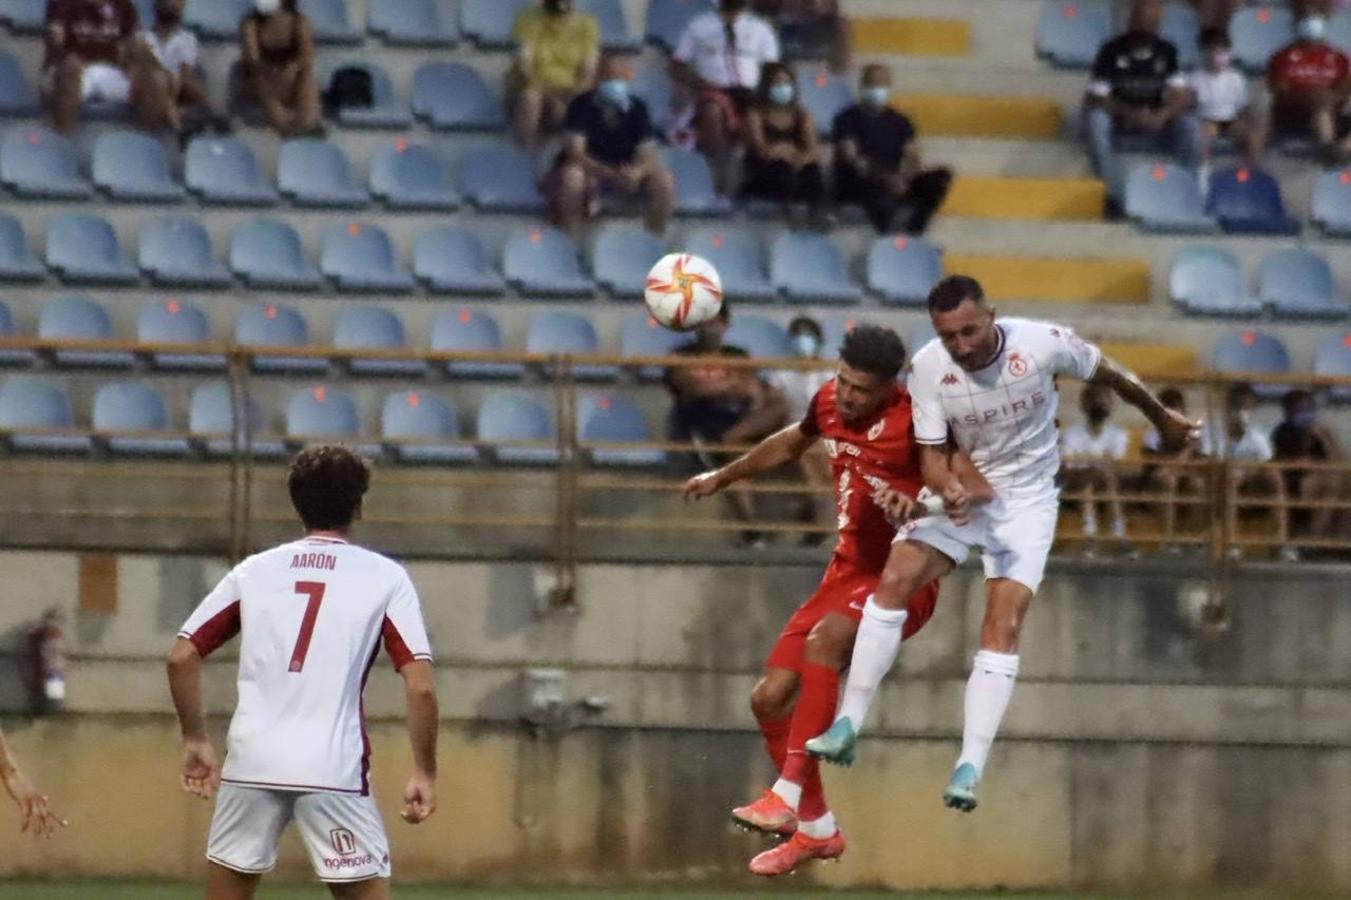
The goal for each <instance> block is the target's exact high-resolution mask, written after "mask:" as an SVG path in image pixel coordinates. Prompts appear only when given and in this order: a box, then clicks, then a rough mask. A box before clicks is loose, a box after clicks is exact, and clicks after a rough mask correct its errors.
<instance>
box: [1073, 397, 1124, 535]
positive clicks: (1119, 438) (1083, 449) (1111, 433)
mask: <svg viewBox="0 0 1351 900" xmlns="http://www.w3.org/2000/svg"><path fill="white" fill-rule="evenodd" d="M1113 396H1114V395H1113V394H1112V391H1111V390H1110V389H1109V388H1106V387H1103V386H1101V385H1094V384H1090V385H1086V386H1085V387H1084V389H1083V390H1082V391H1081V392H1080V394H1079V408H1080V410H1082V411H1083V414H1084V420H1083V421H1082V422H1079V423H1076V424H1074V425H1071V426H1070V427H1068V428H1066V429H1065V430H1064V431H1062V432H1061V434H1060V449H1061V452H1062V453H1064V455H1065V465H1064V469H1063V471H1062V474H1061V481H1062V483H1063V485H1064V487H1065V489H1066V490H1068V491H1077V492H1080V493H1081V494H1082V495H1083V498H1084V500H1083V506H1084V510H1083V516H1084V517H1083V527H1084V537H1087V538H1096V537H1097V535H1098V505H1099V500H1098V498H1099V497H1100V496H1101V495H1106V497H1107V499H1106V500H1103V501H1101V502H1102V503H1103V505H1105V506H1106V507H1107V510H1108V513H1109V514H1110V515H1111V517H1112V537H1113V538H1115V539H1116V540H1117V541H1121V542H1124V541H1125V540H1126V516H1125V513H1124V511H1123V509H1122V505H1121V500H1120V498H1119V496H1118V494H1119V493H1120V490H1121V472H1120V467H1119V466H1118V465H1117V464H1118V463H1120V462H1121V461H1122V460H1124V459H1125V458H1126V448H1127V444H1128V443H1129V441H1128V438H1127V435H1126V430H1125V429H1124V428H1122V427H1121V426H1120V425H1116V424H1114V423H1111V422H1109V421H1108V419H1110V418H1111V415H1112V398H1113Z"/></svg>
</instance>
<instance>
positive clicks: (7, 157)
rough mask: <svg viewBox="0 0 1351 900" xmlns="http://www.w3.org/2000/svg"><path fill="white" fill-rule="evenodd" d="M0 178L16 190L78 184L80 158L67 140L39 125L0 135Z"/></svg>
mask: <svg viewBox="0 0 1351 900" xmlns="http://www.w3.org/2000/svg"><path fill="white" fill-rule="evenodd" d="M0 181H3V182H4V183H5V184H7V185H10V186H12V187H14V188H15V190H16V191H18V192H19V193H37V194H47V193H50V190H49V189H50V188H51V186H52V185H63V184H65V185H77V184H79V185H82V184H83V177H82V176H81V175H80V157H79V154H77V153H76V152H75V147H74V146H73V145H72V144H71V143H70V141H69V140H67V139H66V138H64V137H62V136H61V135H59V134H57V133H56V132H55V131H52V130H51V129H49V128H45V127H43V126H41V125H23V126H18V127H14V128H11V129H9V130H8V131H6V132H5V134H4V136H3V137H0Z"/></svg>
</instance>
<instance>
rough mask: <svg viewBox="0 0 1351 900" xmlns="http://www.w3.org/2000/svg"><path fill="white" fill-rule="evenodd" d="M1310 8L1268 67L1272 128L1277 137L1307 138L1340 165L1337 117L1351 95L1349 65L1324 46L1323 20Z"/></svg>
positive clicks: (1342, 156) (1330, 161)
mask: <svg viewBox="0 0 1351 900" xmlns="http://www.w3.org/2000/svg"><path fill="white" fill-rule="evenodd" d="M1324 8H1325V7H1324V6H1322V5H1321V4H1318V5H1314V6H1312V7H1311V8H1310V9H1309V10H1308V11H1307V12H1306V14H1305V15H1304V16H1303V17H1302V18H1301V19H1300V20H1299V22H1298V23H1297V25H1296V28H1295V31H1296V37H1295V40H1294V42H1293V43H1291V44H1289V45H1287V46H1286V47H1284V48H1282V49H1281V50H1278V51H1277V52H1276V53H1275V55H1273V56H1272V57H1271V61H1270V62H1269V63H1268V64H1267V86H1268V88H1269V89H1270V91H1271V116H1272V127H1273V128H1274V129H1275V131H1276V133H1277V134H1296V135H1309V136H1311V137H1313V139H1314V140H1315V141H1316V142H1317V144H1318V155H1319V158H1320V159H1321V160H1322V161H1323V162H1324V163H1325V164H1327V165H1341V164H1342V163H1343V162H1345V161H1346V159H1347V154H1346V150H1345V148H1344V147H1343V146H1341V145H1339V144H1338V141H1337V132H1338V127H1339V124H1340V123H1339V122H1338V117H1339V114H1340V113H1341V110H1342V107H1343V106H1344V105H1345V104H1346V101H1347V98H1348V96H1351V61H1348V59H1347V56H1346V54H1345V53H1342V52H1341V51H1340V50H1338V49H1337V48H1336V47H1333V46H1332V45H1331V44H1329V43H1327V40H1326V35H1327V17H1326V16H1325V15H1324V14H1323V9H1324Z"/></svg>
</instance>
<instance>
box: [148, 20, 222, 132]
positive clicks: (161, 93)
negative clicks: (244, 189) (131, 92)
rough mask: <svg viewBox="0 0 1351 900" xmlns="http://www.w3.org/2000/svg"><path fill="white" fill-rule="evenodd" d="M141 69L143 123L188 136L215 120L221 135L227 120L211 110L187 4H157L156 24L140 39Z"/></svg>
mask: <svg viewBox="0 0 1351 900" xmlns="http://www.w3.org/2000/svg"><path fill="white" fill-rule="evenodd" d="M137 55H138V59H137V62H138V65H140V66H141V67H142V71H143V83H144V85H145V91H144V97H145V110H144V120H145V124H146V126H147V127H150V128H168V129H169V130H170V131H172V132H174V133H175V134H177V135H179V136H180V138H187V137H188V136H189V135H190V134H191V133H193V132H194V131H196V130H199V129H200V128H201V126H202V125H204V124H205V123H206V122H207V121H211V122H212V123H213V124H214V125H215V126H216V128H217V130H219V131H228V130H229V122H228V121H227V120H225V119H224V118H223V117H221V116H217V115H215V114H214V113H213V112H212V109H211V98H210V97H209V96H207V93H206V88H205V86H204V85H203V84H202V80H201V76H200V72H199V70H198V59H197V37H196V36H195V35H194V34H193V33H192V32H191V31H188V30H187V29H186V28H184V27H183V0H155V21H154V23H153V24H152V25H151V27H149V28H146V29H144V30H142V31H141V33H140V34H138V35H137Z"/></svg>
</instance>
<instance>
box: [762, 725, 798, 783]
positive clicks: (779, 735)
mask: <svg viewBox="0 0 1351 900" xmlns="http://www.w3.org/2000/svg"><path fill="white" fill-rule="evenodd" d="M756 721H757V722H759V723H760V734H762V735H764V738H765V752H766V753H768V754H769V758H770V759H772V760H774V771H775V772H782V771H783V764H784V759H785V758H786V757H787V756H788V733H789V729H790V728H791V727H792V725H793V720H792V719H775V720H774V721H772V722H771V721H767V720H765V719H757V720H756Z"/></svg>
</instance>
